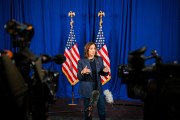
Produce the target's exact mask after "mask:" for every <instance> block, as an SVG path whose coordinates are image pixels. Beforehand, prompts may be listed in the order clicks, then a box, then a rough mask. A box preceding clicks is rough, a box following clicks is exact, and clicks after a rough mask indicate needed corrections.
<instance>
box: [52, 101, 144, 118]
mask: <svg viewBox="0 0 180 120" xmlns="http://www.w3.org/2000/svg"><path fill="white" fill-rule="evenodd" d="M49 118H50V120H83V101H82V99H74V100H73V99H71V98H57V100H56V102H55V103H54V104H50V105H49ZM106 118H107V120H143V102H137V101H125V100H114V104H113V105H112V104H109V103H107V104H106ZM93 120H98V114H97V108H94V110H93Z"/></svg>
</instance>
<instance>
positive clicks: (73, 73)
mask: <svg viewBox="0 0 180 120" xmlns="http://www.w3.org/2000/svg"><path fill="white" fill-rule="evenodd" d="M64 56H65V57H66V61H65V62H64V63H63V64H62V71H63V73H64V74H65V75H66V77H67V79H68V81H69V82H70V84H71V85H75V84H76V83H77V82H78V81H79V80H78V78H77V72H78V70H77V63H78V60H79V59H80V54H79V50H78V46H77V43H76V39H75V34H74V29H73V27H72V28H71V29H70V33H69V36H68V40H67V43H66V47H65V51H64Z"/></svg>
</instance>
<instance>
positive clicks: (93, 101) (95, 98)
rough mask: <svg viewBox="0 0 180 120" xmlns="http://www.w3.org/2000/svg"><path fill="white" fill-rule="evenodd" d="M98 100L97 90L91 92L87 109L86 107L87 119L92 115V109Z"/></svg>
mask: <svg viewBox="0 0 180 120" xmlns="http://www.w3.org/2000/svg"><path fill="white" fill-rule="evenodd" d="M98 99H99V91H98V90H93V91H92V95H91V98H90V103H89V107H88V111H89V114H88V116H89V117H90V116H91V114H92V111H93V107H95V106H96V105H97V102H98Z"/></svg>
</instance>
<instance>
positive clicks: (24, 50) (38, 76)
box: [0, 19, 66, 120]
mask: <svg viewBox="0 0 180 120" xmlns="http://www.w3.org/2000/svg"><path fill="white" fill-rule="evenodd" d="M4 28H5V30H6V31H7V32H8V33H9V34H10V35H11V38H12V42H13V46H14V48H19V49H18V51H16V49H15V50H14V51H13V53H12V54H11V52H10V51H8V50H3V51H0V65H1V66H0V71H1V74H0V80H1V81H0V83H1V87H3V89H2V91H1V96H2V97H3V103H4V104H5V105H7V104H8V105H10V106H9V107H12V111H9V110H8V109H7V110H6V109H5V108H6V107H7V106H8V105H7V106H4V105H3V106H1V108H3V109H5V110H4V113H5V114H6V113H7V112H9V114H12V117H11V116H8V117H9V118H7V119H18V120H27V119H28V118H29V116H28V115H29V113H30V114H31V116H32V120H46V119H47V112H48V104H49V103H50V104H52V103H54V102H55V100H56V99H55V97H56V94H55V93H56V92H57V89H58V88H57V87H58V86H57V84H58V79H59V73H58V72H57V71H54V70H45V69H43V68H42V64H45V63H49V62H55V63H56V64H62V63H63V62H65V60H66V58H65V57H64V56H63V55H56V56H54V57H50V56H48V55H43V56H36V55H35V54H34V53H33V52H32V51H31V50H30V49H29V45H30V42H31V38H32V37H33V35H34V28H33V26H32V25H30V24H27V23H19V22H17V21H16V20H14V19H12V20H10V21H8V22H7V24H5V26H4ZM4 86H5V87H4ZM10 103H12V104H10ZM7 108H8V107H7Z"/></svg>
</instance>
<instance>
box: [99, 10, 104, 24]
mask: <svg viewBox="0 0 180 120" xmlns="http://www.w3.org/2000/svg"><path fill="white" fill-rule="evenodd" d="M103 16H105V13H104V12H102V11H99V12H98V17H100V22H99V26H100V27H102V24H103V21H102V17H103Z"/></svg>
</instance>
